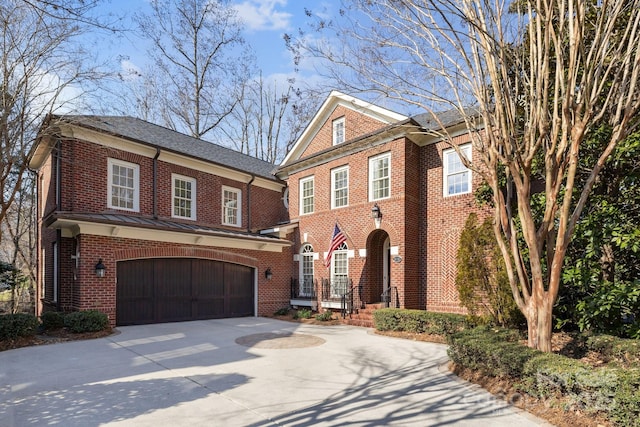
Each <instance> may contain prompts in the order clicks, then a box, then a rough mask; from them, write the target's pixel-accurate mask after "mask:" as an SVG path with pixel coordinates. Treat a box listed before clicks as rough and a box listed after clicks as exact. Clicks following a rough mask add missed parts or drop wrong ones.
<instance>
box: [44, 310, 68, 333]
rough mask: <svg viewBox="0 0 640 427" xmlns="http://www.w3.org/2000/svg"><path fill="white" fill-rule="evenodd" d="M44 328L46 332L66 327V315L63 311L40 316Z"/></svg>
mask: <svg viewBox="0 0 640 427" xmlns="http://www.w3.org/2000/svg"><path fill="white" fill-rule="evenodd" d="M40 320H41V321H42V328H43V329H44V330H46V331H48V330H51V329H60V328H62V327H64V313H63V312H61V311H46V312H44V313H42V315H41V316H40Z"/></svg>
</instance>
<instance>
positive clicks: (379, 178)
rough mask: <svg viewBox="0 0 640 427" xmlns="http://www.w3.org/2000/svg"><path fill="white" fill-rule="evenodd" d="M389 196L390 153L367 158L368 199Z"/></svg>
mask: <svg viewBox="0 0 640 427" xmlns="http://www.w3.org/2000/svg"><path fill="white" fill-rule="evenodd" d="M390 196H391V153H384V154H379V155H377V156H374V157H371V158H370V159H369V200H380V199H386V198H389V197H390Z"/></svg>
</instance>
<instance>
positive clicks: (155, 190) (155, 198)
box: [152, 147, 160, 219]
mask: <svg viewBox="0 0 640 427" xmlns="http://www.w3.org/2000/svg"><path fill="white" fill-rule="evenodd" d="M158 157H160V148H159V147H156V155H155V157H154V158H153V183H152V186H153V189H152V190H153V219H158Z"/></svg>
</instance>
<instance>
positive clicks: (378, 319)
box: [373, 308, 475, 336]
mask: <svg viewBox="0 0 640 427" xmlns="http://www.w3.org/2000/svg"><path fill="white" fill-rule="evenodd" d="M373 322H374V325H375V327H376V329H377V330H379V331H405V332H414V333H418V334H423V333H424V334H433V335H445V336H446V335H449V334H452V333H454V332H457V331H461V330H463V329H466V328H469V327H471V326H475V325H474V324H473V321H472V320H471V319H470V318H468V317H467V316H463V315H461V314H451V313H432V312H429V311H424V310H405V309H398V308H384V309H381V310H376V311H375V312H374V313H373Z"/></svg>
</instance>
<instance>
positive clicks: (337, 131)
mask: <svg viewBox="0 0 640 427" xmlns="http://www.w3.org/2000/svg"><path fill="white" fill-rule="evenodd" d="M332 124H333V145H338V144H342V143H343V142H344V117H340V118H339V119H335V120H334V121H333V122H332Z"/></svg>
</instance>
